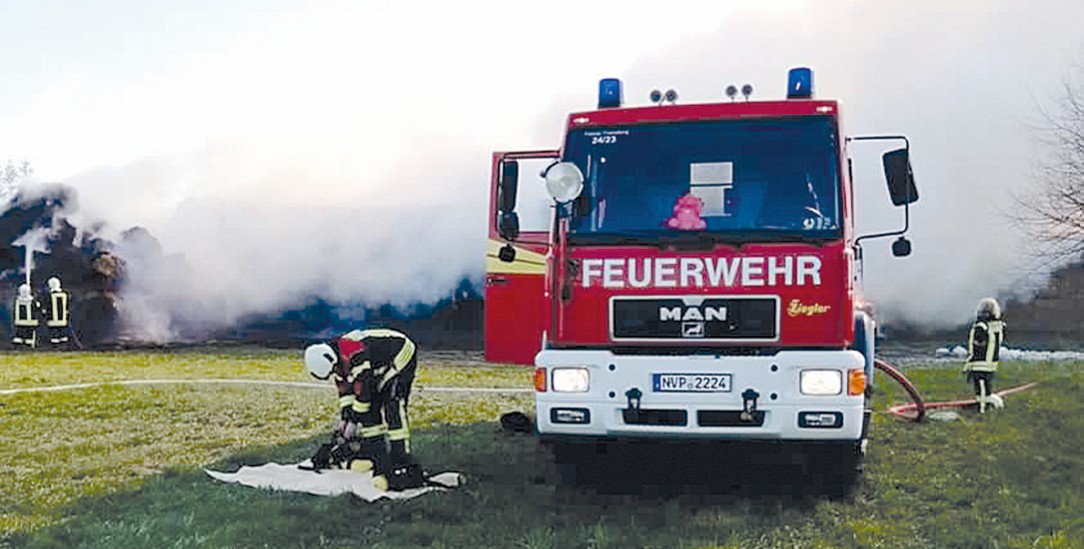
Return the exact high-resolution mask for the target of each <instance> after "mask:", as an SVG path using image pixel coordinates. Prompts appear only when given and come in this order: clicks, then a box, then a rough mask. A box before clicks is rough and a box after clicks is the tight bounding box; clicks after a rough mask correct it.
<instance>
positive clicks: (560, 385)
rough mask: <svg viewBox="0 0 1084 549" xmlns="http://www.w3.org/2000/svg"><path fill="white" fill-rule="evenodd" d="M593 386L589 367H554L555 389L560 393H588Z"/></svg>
mask: <svg viewBox="0 0 1084 549" xmlns="http://www.w3.org/2000/svg"><path fill="white" fill-rule="evenodd" d="M590 387H591V373H590V372H588V371H587V368H554V369H553V390H554V392H558V393H586V392H587V389H589V388H590Z"/></svg>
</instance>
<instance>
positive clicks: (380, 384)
mask: <svg viewBox="0 0 1084 549" xmlns="http://www.w3.org/2000/svg"><path fill="white" fill-rule="evenodd" d="M305 366H306V368H307V369H308V371H309V373H310V374H311V375H312V376H313V377H315V378H317V379H321V380H326V379H328V378H329V377H332V376H334V379H335V384H336V386H337V388H338V393H339V407H340V416H339V418H340V420H339V426H338V428H337V429H336V431H335V433H333V435H332V442H331V443H330V444H325V445H323V446H321V447H320V450H319V451H317V453H316V455H314V456H313V459H312V464H313V467H314V468H317V469H321V468H329V467H333V466H338V467H343V468H350V469H353V470H362V471H364V470H368V469H370V468H371V469H372V470H373V485H374V486H376V487H377V488H378V489H381V490H387V489H392V490H402V489H404V488H411V487H416V486H421V485H422V483H423V482H424V478H423V476H422V473H421V469H420V467H418V465H417V464H416V463H414V461H413V459H412V457H411V454H410V426H409V422H408V421H407V405H408V403H409V401H410V388H411V385H412V384H413V382H414V373H415V370H416V369H417V356H416V346H415V344H414V342H413V341H411V340H410V338H409V337H407V336H406V335H405V334H402V333H400V332H397V331H394V330H386V329H373V330H354V331H351V332H349V333H346V334H344V335H342V336H339V337H337V338H334V339H332V340H331V341H328V342H327V343H319V344H316V345H311V346H309V347H308V348H307V349H305Z"/></svg>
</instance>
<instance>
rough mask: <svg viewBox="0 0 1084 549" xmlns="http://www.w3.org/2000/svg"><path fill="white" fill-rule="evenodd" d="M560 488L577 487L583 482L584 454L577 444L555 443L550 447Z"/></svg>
mask: <svg viewBox="0 0 1084 549" xmlns="http://www.w3.org/2000/svg"><path fill="white" fill-rule="evenodd" d="M550 453H551V454H553V465H554V468H555V472H556V479H555V480H556V481H557V485H558V486H576V485H577V484H578V483H579V482H580V481H581V478H580V477H581V473H582V471H581V467H582V465H583V459H584V456H583V454H584V452H583V451H582V449H581V448H580V447H579V445H577V444H567V443H565V444H561V443H555V444H552V445H551V446H550Z"/></svg>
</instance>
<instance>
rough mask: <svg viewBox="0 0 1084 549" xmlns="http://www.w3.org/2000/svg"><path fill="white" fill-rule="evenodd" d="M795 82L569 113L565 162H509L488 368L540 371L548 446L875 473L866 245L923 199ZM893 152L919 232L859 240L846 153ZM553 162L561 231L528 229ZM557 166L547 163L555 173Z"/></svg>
mask: <svg viewBox="0 0 1084 549" xmlns="http://www.w3.org/2000/svg"><path fill="white" fill-rule="evenodd" d="M812 83H813V75H812V72H811V71H810V70H809V69H806V68H797V69H792V70H791V71H790V73H789V78H788V94H787V98H786V99H784V100H774V101H753V100H749V95H750V93H751V89H749V88H748V86H747V87H746V89H743V90H742V92H743V95H744V96H745V97H744V100H742V99H739V98H737V97H736V95H737V90H736V89H735V88H733V87H731V88H730V89H729V90H728V95H730V97H731V98H730V100H729V101H724V102H718V103H706V104H687V105H686V104H677V102H676V101H675V99H676V94H673V93H672V92H667V93H666V94H665V95H664V94H662V93H658V92H652V96H651V99H652V102H653V103H652V104H650V105H648V106H642V107H626V106H624V105H623V98H622V90H621V82H620V81H618V80H616V79H605V80H602V81H601V82H600V85H599V103H598V108H597V110H593V111H587V112H577V113H572V114H570V115H569V116H568V120H567V131H566V135H565V140H564V142H563V144H562V146H561V147H560V149H556V150H545V151H526V152H501V153H495V154H494V155H493V159H492V162H493V164H492V178H491V193H490V197H491V204H490V211H489V213H490V220H491V222H490V224H489V225H490V226H489V237H490V239H489V250H488V258H487V277H486V283H485V292H486V294H485V307H486V319H485V331H486V332H485V355H486V359H487V360H490V361H497V362H512V363H523V364H534V366H535V368H536V369H535V389H536V393H535V394H536V414H537V416H536V429H537V433H538V435H539V436H541V437H542V439H543V440H544V441H546V442H556V443H566V442H577V441H593V440H614V439H641V438H651V439H656V440H660V439H717V440H758V441H759V440H772V441H783V442H795V443H809V442H816V443H825V444H829V445H835V446H838V447H841V448H845V449H846V450H845V451H844V452H843V453H842V455H843V456H844V458H845V459H844V460H845V461H846V459H848V456H849V457H853V459H854V460H856V461H857V460H859V459H860V457H861V454H862V452H863V451H864V440H865V434H866V430H867V428H868V425H869V414H870V406H869V396H870V382H871V380H872V376H873V370H872V365H873V357H874V339H875V338H874V321H873V319H872V318H871V315H870V314H868V309H867V308H866V307H865V306H864V305H863V301H862V297H861V288H860V282H861V280H860V279H861V265H860V263H861V247H860V241H861V240H863V239H866V238H876V237H886V236H898V237H899V238H898V239H897V240H896V241H895V242H894V244H893V247H892V249H893V253H894V254H895V255H897V256H904V255H907V254H909V253H910V243H909V241H907V240H906V239H905V238H904V237H903V236H902V235H903V234H904V232H906V230H907V224H908V223H907V222H908V220H909V215H908V214H907V211H908V210H907V206H908V205H909V204H910V203H912V202H914V201H915V200H917V198H918V194H917V191H916V190H915V186H914V181H913V177H912V174H911V168H910V162H909V159H908V153H909V151H908V142H907V140H906V138H905V137H902V136H865V137H851V138H848V137H845V136H844V134H843V133H842V129H841V123H840V106H839V104H838V103H837V102H836V101H827V100H818V99H814V98H813V89H812ZM862 140H888V141H894V142H900V143H902V144H903V147H902V148H898V149H896V150H892V151H889V152H887V153H885V155H884V157H883V163H884V168H885V174H886V178H887V181H888V187H889V191H890V195H891V199H892V201H893V204H895V205H896V206H902V207H904V227H903V229H901V230H898V231H889V232H884V233H878V234H870V235H857V234H856V233H855V227H854V193H853V187H852V185H853V182H852V175H851V170H850V166H851V160H850V158H849V153H850V151H849V149H850V148H852V145H853V144H854V143H855V142H856V141H862ZM527 159H532V160H537V159H549V160H550V163H549V164H548V165H546V167H545V169H544V170H543V173H542V174H541V179H542V180H543V181H544V185H545V187H546V190H547V191H548V193H549V195H550V196H551V197H552V203H551V208H550V227H549V230H548V231H539V232H528V231H524V232H521V231H520V230H519V218H518V216H517V211H516V201H517V192H518V188H519V179H520V178H519V171H520V162H521V161H524V160H527ZM544 165H545V164H544Z"/></svg>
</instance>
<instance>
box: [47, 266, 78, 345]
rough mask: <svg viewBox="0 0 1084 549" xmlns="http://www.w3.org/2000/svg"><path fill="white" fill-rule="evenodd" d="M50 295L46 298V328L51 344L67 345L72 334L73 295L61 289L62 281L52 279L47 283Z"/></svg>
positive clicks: (55, 278)
mask: <svg viewBox="0 0 1084 549" xmlns="http://www.w3.org/2000/svg"><path fill="white" fill-rule="evenodd" d="M46 285H47V286H48V287H49V293H48V294H47V295H46V296H45V299H44V301H45V306H44V308H43V312H44V313H45V315H44V316H45V327H46V328H48V329H49V343H52V344H53V345H54V346H60V345H66V344H67V343H68V340H69V334H70V333H71V294H70V293H68V291H67V290H64V289H62V288H61V287H60V279H59V278H57V277H55V276H54V277H50V278H49V280H48V281H47V282H46Z"/></svg>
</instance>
